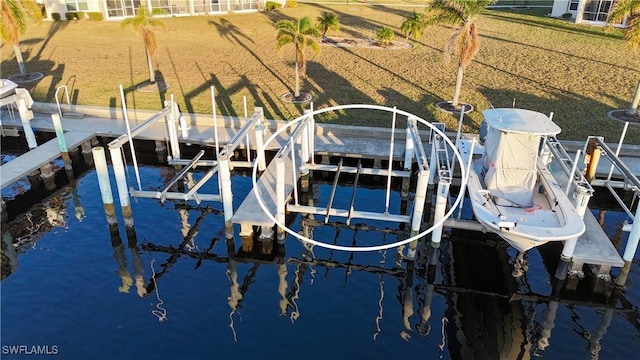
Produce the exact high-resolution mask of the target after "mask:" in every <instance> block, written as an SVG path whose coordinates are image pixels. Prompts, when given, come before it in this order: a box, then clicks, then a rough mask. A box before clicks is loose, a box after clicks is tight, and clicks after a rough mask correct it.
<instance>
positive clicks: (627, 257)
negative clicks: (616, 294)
mask: <svg viewBox="0 0 640 360" xmlns="http://www.w3.org/2000/svg"><path fill="white" fill-rule="evenodd" d="M638 242H640V204H639V205H637V208H636V215H635V217H634V218H633V225H632V226H631V231H630V232H629V239H628V240H627V246H626V247H625V248H624V254H623V255H622V259H623V260H624V266H623V267H622V269H621V270H620V275H618V278H617V279H616V285H618V286H621V287H623V286H625V285H626V284H627V278H628V277H629V271H631V264H632V263H633V257H634V256H635V254H636V250H637V249H638Z"/></svg>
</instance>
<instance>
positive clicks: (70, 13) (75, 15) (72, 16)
mask: <svg viewBox="0 0 640 360" xmlns="http://www.w3.org/2000/svg"><path fill="white" fill-rule="evenodd" d="M80 14H82V13H81V12H80V13H79V12H77V11H67V12H66V13H64V17H65V18H67V20H78V19H80Z"/></svg>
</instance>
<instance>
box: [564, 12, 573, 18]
mask: <svg viewBox="0 0 640 360" xmlns="http://www.w3.org/2000/svg"><path fill="white" fill-rule="evenodd" d="M572 17H573V14H571V13H564V14H562V18H563V19H571V18H572Z"/></svg>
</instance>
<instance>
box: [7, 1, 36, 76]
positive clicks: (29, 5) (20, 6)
mask: <svg viewBox="0 0 640 360" xmlns="http://www.w3.org/2000/svg"><path fill="white" fill-rule="evenodd" d="M27 17H31V18H32V19H34V20H36V21H37V22H40V21H41V20H42V11H41V9H40V7H39V6H38V4H36V2H35V1H19V0H0V35H1V36H2V40H4V41H5V42H8V43H10V44H11V46H13V52H14V54H15V56H16V60H17V61H18V68H20V75H22V76H25V75H27V69H26V67H25V66H24V60H23V59H22V52H21V51H20V36H21V35H23V34H24V32H25V31H26V30H27Z"/></svg>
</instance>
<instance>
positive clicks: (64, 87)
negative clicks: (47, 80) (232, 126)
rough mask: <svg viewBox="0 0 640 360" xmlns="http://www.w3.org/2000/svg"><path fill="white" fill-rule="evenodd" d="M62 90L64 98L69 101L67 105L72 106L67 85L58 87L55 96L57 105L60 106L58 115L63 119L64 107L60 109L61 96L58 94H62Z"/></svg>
mask: <svg viewBox="0 0 640 360" xmlns="http://www.w3.org/2000/svg"><path fill="white" fill-rule="evenodd" d="M60 90H64V96H65V98H66V99H67V105H71V101H69V90H68V89H67V85H62V86H58V88H57V89H56V94H55V96H56V105H58V115H60V117H62V107H60V96H58V93H59V92H60Z"/></svg>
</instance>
